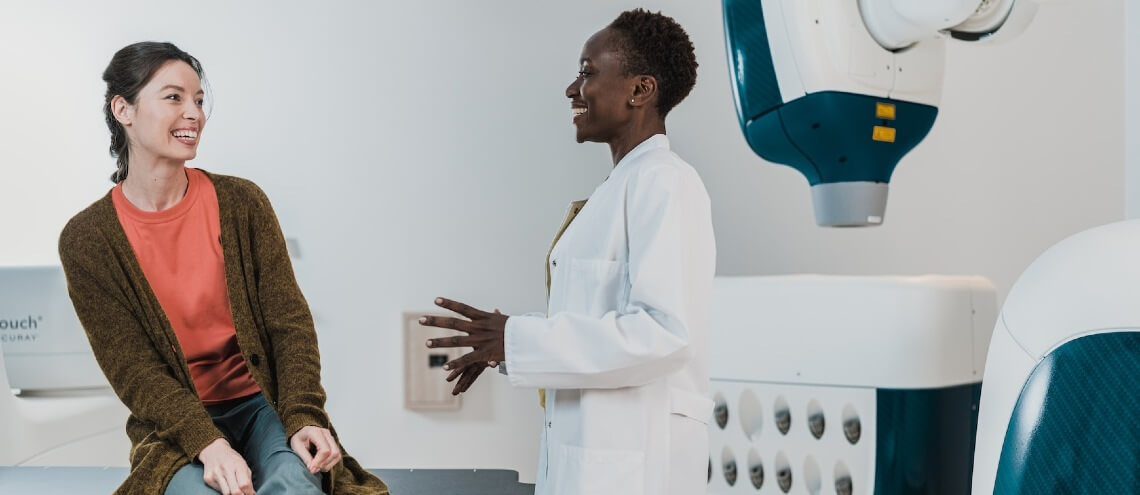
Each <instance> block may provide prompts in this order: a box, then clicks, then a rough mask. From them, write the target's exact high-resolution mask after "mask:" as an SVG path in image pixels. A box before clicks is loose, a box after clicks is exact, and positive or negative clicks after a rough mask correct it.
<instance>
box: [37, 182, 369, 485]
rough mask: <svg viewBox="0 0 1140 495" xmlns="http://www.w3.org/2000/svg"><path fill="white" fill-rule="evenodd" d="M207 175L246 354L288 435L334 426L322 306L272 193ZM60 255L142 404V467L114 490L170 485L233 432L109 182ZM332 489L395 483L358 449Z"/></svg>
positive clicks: (91, 326) (90, 327)
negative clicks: (131, 237)
mask: <svg viewBox="0 0 1140 495" xmlns="http://www.w3.org/2000/svg"><path fill="white" fill-rule="evenodd" d="M206 175H207V177H209V178H210V181H211V182H212V183H213V184H214V188H215V190H216V191H217V196H218V210H219V212H220V217H221V239H220V241H221V245H222V252H223V257H224V259H225V273H226V289H227V291H228V293H229V300H230V311H231V313H232V314H233V322H234V327H235V329H236V331H237V343H238V346H239V347H240V348H241V353H242V356H243V357H245V363H246V366H247V367H248V368H249V372H250V374H251V375H253V379H254V380H255V381H256V382H257V384H258V385H259V386H260V387H261V391H262V393H263V394H264V395H265V397H266V398H267V399H268V400H269V403H270V404H273V408H274V409H275V410H276V411H277V414H278V416H280V418H281V422H282V424H283V425H284V426H285V433H286V435H287V437H292V435H293V434H294V433H296V432H297V430H300V429H301V428H303V427H305V426H309V425H315V426H320V427H322V428H329V429H330V430H332V426H331V424H330V423H329V418H328V414H327V413H326V412H325V410H324V404H325V391H324V389H323V388H322V387H321V383H320V368H321V363H320V355H319V353H318V351H317V335H316V331H315V330H314V327H313V318H312V315H311V314H310V313H309V307H308V304H307V303H306V302H305V298H304V296H303V295H302V294H301V290H300V289H299V288H298V287H297V282H296V280H295V279H294V277H293V268H292V265H291V264H290V262H289V255H288V253H287V252H286V249H285V239H284V237H283V235H282V234H281V228H280V226H279V225H278V223H277V217H276V216H275V215H274V213H273V209H272V207H271V206H270V204H269V199H268V198H267V197H266V196H265V193H264V192H262V191H261V189H260V188H258V187H257V186H256V185H255V184H254V183H252V182H250V181H248V180H244V179H239V178H236V177H227V176H224V175H214V174H209V173H207V174H206ZM59 257H60V260H61V261H62V262H63V268H64V271H65V273H66V274H67V285H68V292H69V293H70V295H71V301H72V303H73V304H74V305H75V312H76V313H77V314H78V315H79V320H80V322H82V323H83V328H84V330H86V332H87V337H88V339H89V340H90V342H91V348H92V350H94V351H95V358H96V360H98V362H99V366H100V367H101V368H102V369H103V373H104V374H106V375H107V379H108V381H110V383H111V386H112V388H114V390H115V393H116V394H118V396H119V399H120V400H122V401H123V404H125V405H126V406H127V408H128V409H130V412H131V415H130V417H129V418H127V436H128V437H129V438H130V441H131V451H130V463H131V472H130V475H129V476H128V477H127V479H126V481H124V482H123V484H122V485H121V486H119V488H118V490H117V491H116V492H115V493H116V494H129V495H134V494H139V495H156V494H161V493H162V492H163V491H164V490H165V487H166V485H167V483H169V482H170V479H171V477H173V476H174V472H175V471H177V470H178V469H179V468H180V467H182V466H184V465H186V464H187V463H188V462H190V461H191V460H192V459H195V458H196V457H197V456H198V453H199V452H201V450H202V449H203V448H204V447H206V445H208V444H209V443H211V442H213V441H214V440H215V439H217V438H221V437H223V436H224V435H222V433H221V432H220V431H219V430H218V429H217V428H216V427H215V426H214V423H213V421H212V420H211V419H210V415H209V414H208V413H207V412H206V409H205V407H204V406H203V405H202V402H201V401H200V400H199V399H198V393H197V391H196V390H195V389H194V382H193V380H191V378H190V370H189V369H188V368H187V366H186V359H185V357H184V356H183V355H182V351H181V348H180V347H179V345H178V339H177V338H176V337H175V335H174V331H173V329H172V328H171V326H170V322H169V321H168V320H167V318H166V315H165V314H164V313H163V311H162V307H161V306H159V303H158V299H156V298H155V295H154V292H153V291H152V290H151V288H150V285H149V284H148V283H147V280H146V277H145V276H144V275H143V272H142V269H141V268H139V264H138V261H137V260H136V258H135V254H134V251H133V250H132V249H131V245H130V242H129V241H127V237H126V234H125V233H124V232H123V228H122V226H121V225H120V224H119V219H118V217H117V216H116V214H115V207H114V206H113V205H112V203H111V194H110V193H108V194H107V195H106V196H104V197H103V198H102V199H100V200H99V201H96V202H95V203H94V204H92V205H91V206H89V207H87V209H85V210H83V211H82V212H80V213H79V214H78V215H75V217H74V218H72V219H71V221H70V222H68V224H67V226H66V227H64V229H63V232H62V233H61V234H60V238H59ZM333 435H334V436H335V435H336V433H335V430H333ZM338 443H339V441H338ZM325 491H326V492H328V493H335V494H345V495H349V494H387V493H388V489H387V487H386V486H385V485H384V483H383V482H381V481H380V480H379V479H378V478H376V477H375V476H373V475H372V474H370V473H368V472H367V471H365V470H364V469H363V468H361V467H360V465H359V464H358V463H357V462H356V461H355V460H354V459H352V458H351V457H349V456H348V455H347V454H346V455H345V456H344V460H343V461H342V462H341V463H340V464H338V465H337V466H336V467H335V468H334V469H333V470H332V471H331V472H330V473H328V474H326V475H325Z"/></svg>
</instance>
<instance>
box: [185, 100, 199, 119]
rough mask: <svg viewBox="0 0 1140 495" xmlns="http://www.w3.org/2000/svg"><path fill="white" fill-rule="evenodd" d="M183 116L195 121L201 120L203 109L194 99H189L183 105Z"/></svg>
mask: <svg viewBox="0 0 1140 495" xmlns="http://www.w3.org/2000/svg"><path fill="white" fill-rule="evenodd" d="M182 118H184V119H186V120H193V121H195V122H196V121H198V120H201V118H202V109H201V108H200V107H198V104H197V103H195V102H193V101H187V102H186V104H185V105H183V106H182Z"/></svg>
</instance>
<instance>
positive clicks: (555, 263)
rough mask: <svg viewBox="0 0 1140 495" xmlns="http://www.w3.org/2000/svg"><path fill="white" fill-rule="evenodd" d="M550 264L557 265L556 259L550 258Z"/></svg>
mask: <svg viewBox="0 0 1140 495" xmlns="http://www.w3.org/2000/svg"><path fill="white" fill-rule="evenodd" d="M550 264H551V265H552V266H558V260H550Z"/></svg>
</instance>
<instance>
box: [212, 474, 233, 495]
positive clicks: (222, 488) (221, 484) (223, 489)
mask: <svg viewBox="0 0 1140 495" xmlns="http://www.w3.org/2000/svg"><path fill="white" fill-rule="evenodd" d="M214 481H216V482H217V483H218V493H222V494H225V495H229V493H230V485H229V483H227V482H226V477H225V476H216V477H215V478H214Z"/></svg>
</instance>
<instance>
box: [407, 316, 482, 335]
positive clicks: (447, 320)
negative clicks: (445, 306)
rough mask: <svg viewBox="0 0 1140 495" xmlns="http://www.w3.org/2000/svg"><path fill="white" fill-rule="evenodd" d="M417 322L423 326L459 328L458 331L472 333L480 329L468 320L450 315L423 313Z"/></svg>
mask: <svg viewBox="0 0 1140 495" xmlns="http://www.w3.org/2000/svg"><path fill="white" fill-rule="evenodd" d="M419 323H420V325H421V326H425V327H437V328H450V329H452V330H459V331H460V332H465V333H472V332H478V331H479V330H482V328H481V327H477V326H475V325H473V324H472V323H471V322H470V321H467V320H464V319H460V318H452V317H450V316H430V315H424V316H421V317H420V320H419Z"/></svg>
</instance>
